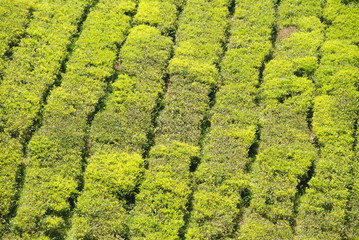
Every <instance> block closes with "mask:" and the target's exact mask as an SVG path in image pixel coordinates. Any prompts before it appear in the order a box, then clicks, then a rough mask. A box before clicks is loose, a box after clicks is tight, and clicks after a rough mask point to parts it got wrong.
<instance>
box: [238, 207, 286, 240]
mask: <svg viewBox="0 0 359 240" xmlns="http://www.w3.org/2000/svg"><path fill="white" fill-rule="evenodd" d="M243 217H244V219H246V224H244V225H243V226H241V227H240V232H241V235H240V236H239V237H238V239H239V240H258V239H265V240H278V239H283V240H284V239H285V240H287V239H292V237H290V236H291V235H292V228H291V226H290V224H289V223H288V221H286V220H278V221H276V222H275V223H273V222H272V221H270V220H268V219H266V218H265V217H263V216H261V215H259V214H258V213H257V212H255V211H249V210H248V209H246V212H245V213H244V216H243Z"/></svg>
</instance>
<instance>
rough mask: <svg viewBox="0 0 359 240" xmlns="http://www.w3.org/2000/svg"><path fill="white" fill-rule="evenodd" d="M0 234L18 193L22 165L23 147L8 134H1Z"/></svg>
mask: <svg viewBox="0 0 359 240" xmlns="http://www.w3.org/2000/svg"><path fill="white" fill-rule="evenodd" d="M0 149H1V151H2V152H1V154H0V176H1V188H0V203H1V204H0V234H1V233H2V230H3V229H2V228H3V224H4V223H5V221H4V217H5V216H6V215H7V214H9V211H10V208H11V206H12V205H13V201H14V195H15V192H16V177H17V173H18V171H19V168H18V167H19V165H20V164H21V154H22V146H21V144H20V143H19V142H18V141H17V140H15V139H12V138H11V137H10V136H7V135H6V134H2V133H1V134H0Z"/></svg>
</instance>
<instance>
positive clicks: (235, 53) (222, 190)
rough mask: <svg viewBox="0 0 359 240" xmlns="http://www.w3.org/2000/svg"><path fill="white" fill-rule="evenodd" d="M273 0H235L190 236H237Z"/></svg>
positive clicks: (197, 176)
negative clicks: (220, 82)
mask: <svg viewBox="0 0 359 240" xmlns="http://www.w3.org/2000/svg"><path fill="white" fill-rule="evenodd" d="M274 19H275V4H274V1H272V0H265V1H261V2H257V3H254V2H253V1H249V0H237V1H236V2H235V12H234V16H233V18H232V21H231V27H230V33H229V34H230V38H229V42H228V50H227V52H226V53H225V56H224V59H223V62H222V64H221V73H220V74H221V77H222V79H221V80H222V86H221V88H220V89H219V91H218V92H217V95H216V103H215V105H214V107H213V108H212V110H211V120H210V121H211V127H210V131H209V132H208V134H207V135H206V138H205V140H204V142H203V157H202V161H201V164H200V165H199V167H198V170H197V171H196V172H195V180H196V184H197V188H196V191H195V193H194V196H193V210H192V213H191V219H190V222H189V227H188V232H187V234H186V239H225V238H229V237H234V236H235V233H236V230H237V228H238V224H239V222H240V220H239V217H240V214H241V210H240V208H241V207H243V199H242V198H241V193H244V191H245V188H247V187H248V179H247V178H246V177H245V175H244V174H245V170H246V168H247V167H248V165H249V164H250V161H251V160H250V158H248V154H249V151H250V148H251V146H254V145H253V144H254V143H255V142H256V140H257V139H256V132H257V130H258V129H257V125H258V120H259V114H258V113H259V111H260V109H259V108H258V107H257V106H256V95H257V85H258V84H259V75H260V69H261V66H262V64H263V62H264V61H265V58H266V56H267V55H269V52H270V51H271V48H272V43H271V35H272V30H273V24H274Z"/></svg>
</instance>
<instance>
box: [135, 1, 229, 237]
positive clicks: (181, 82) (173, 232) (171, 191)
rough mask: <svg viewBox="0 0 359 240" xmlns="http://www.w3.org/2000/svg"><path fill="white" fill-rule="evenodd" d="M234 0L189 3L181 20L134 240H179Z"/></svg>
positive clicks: (138, 203) (140, 197)
mask: <svg viewBox="0 0 359 240" xmlns="http://www.w3.org/2000/svg"><path fill="white" fill-rule="evenodd" d="M228 8H229V2H228V1H223V0H215V1H202V0H190V1H188V2H187V4H186V5H185V7H184V10H183V13H182V14H181V18H180V20H179V23H178V25H179V28H178V32H177V38H176V43H177V46H178V47H177V48H176V49H175V53H174V58H173V59H172V60H171V61H170V65H169V72H170V79H169V87H168V90H167V93H166V96H165V99H164V110H163V111H162V112H161V113H160V116H159V118H158V129H157V131H156V137H155V142H156V144H157V145H156V146H155V147H154V149H153V150H152V151H151V152H150V158H149V160H148V162H149V171H147V173H146V175H145V176H146V178H145V181H144V182H143V184H142V185H141V187H140V193H139V195H137V198H136V206H135V208H134V210H133V218H132V220H131V222H130V225H129V227H130V236H131V239H179V236H180V235H183V234H184V232H181V231H182V230H181V229H182V228H183V227H184V224H185V220H184V217H185V215H186V214H188V212H187V211H188V210H187V208H188V204H189V200H190V195H191V192H192V189H191V187H190V185H191V178H190V167H191V165H193V164H195V162H196V161H197V160H196V158H195V157H197V156H198V147H195V146H197V145H198V143H199V140H200V136H201V123H202V120H203V118H204V115H205V113H206V111H207V109H208V106H209V100H210V99H209V96H208V94H209V93H210V91H211V87H213V86H214V84H216V82H217V81H218V76H219V73H218V69H217V68H216V65H215V64H216V63H219V60H220V58H221V56H220V55H221V53H222V51H223V49H222V46H221V43H222V42H223V41H224V40H225V39H224V37H225V31H226V26H227V22H228V14H229V11H228Z"/></svg>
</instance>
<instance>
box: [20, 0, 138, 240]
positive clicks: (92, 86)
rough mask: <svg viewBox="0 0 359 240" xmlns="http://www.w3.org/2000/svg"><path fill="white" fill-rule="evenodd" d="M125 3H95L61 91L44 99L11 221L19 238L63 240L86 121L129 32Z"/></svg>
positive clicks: (80, 157) (80, 159) (75, 183)
mask: <svg viewBox="0 0 359 240" xmlns="http://www.w3.org/2000/svg"><path fill="white" fill-rule="evenodd" d="M129 3H131V2H130V1H128V2H124V1H119V2H117V1H100V2H99V3H98V4H97V6H96V7H95V8H94V9H93V10H92V11H91V12H90V14H89V16H88V19H87V21H86V22H85V24H84V26H83V31H82V34H81V36H80V38H79V39H78V41H77V43H76V46H75V50H74V52H73V54H72V56H71V58H70V60H69V62H68V64H67V71H66V73H65V74H64V75H63V79H62V84H61V87H58V88H56V89H54V90H53V91H52V94H51V95H50V97H49V99H48V104H47V105H46V107H45V110H44V119H43V125H42V127H41V128H40V129H39V131H38V132H37V133H36V135H35V136H34V137H33V138H32V140H31V141H30V143H29V166H28V167H27V169H26V179H25V184H24V190H23V194H22V195H21V198H20V202H19V208H18V211H17V215H16V217H15V219H14V220H13V225H14V227H15V229H16V230H17V231H18V232H19V233H20V235H22V236H23V237H25V238H31V239H33V238H36V237H38V236H57V235H59V234H60V235H63V234H64V231H65V229H64V226H65V225H64V224H65V219H66V216H67V215H68V214H69V212H70V210H71V206H70V201H69V199H73V198H74V197H75V196H76V195H77V191H78V190H77V188H78V178H79V176H80V174H81V165H82V163H81V161H82V151H83V148H84V146H85V142H84V139H85V136H86V128H87V118H88V116H89V115H90V114H91V113H92V112H94V110H95V106H96V104H97V102H98V101H99V99H100V98H101V97H103V96H104V94H105V88H106V80H107V78H109V77H110V76H111V75H112V74H113V72H114V70H113V64H114V62H115V60H116V45H117V44H120V43H121V42H123V41H124V39H125V34H126V32H127V31H128V28H129V27H130V17H128V16H127V15H126V12H128V11H129V6H130V5H129ZM134 7H135V3H134V2H132V9H133V8H134Z"/></svg>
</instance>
